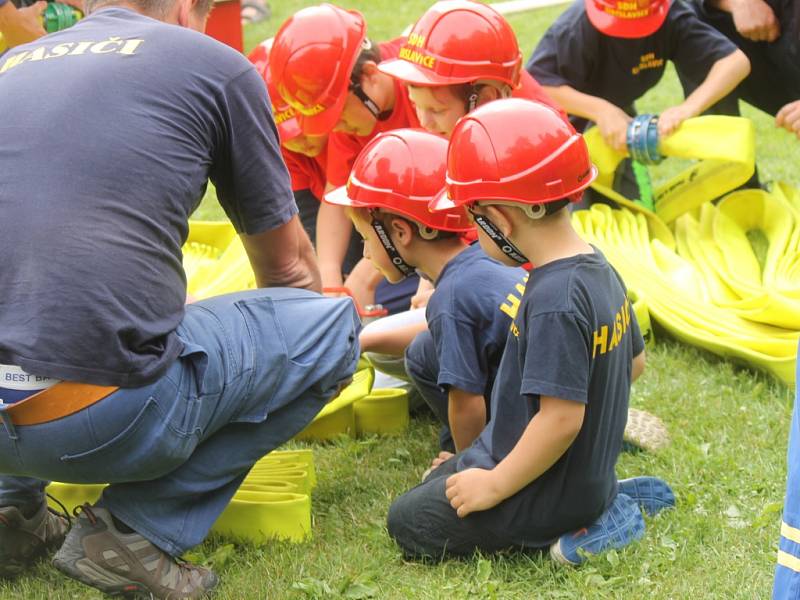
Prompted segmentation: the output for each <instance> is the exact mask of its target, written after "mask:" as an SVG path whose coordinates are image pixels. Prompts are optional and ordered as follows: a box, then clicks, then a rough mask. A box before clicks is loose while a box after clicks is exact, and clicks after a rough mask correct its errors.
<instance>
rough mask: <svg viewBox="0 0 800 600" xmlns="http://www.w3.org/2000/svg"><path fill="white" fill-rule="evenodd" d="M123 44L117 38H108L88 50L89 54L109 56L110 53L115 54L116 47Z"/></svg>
mask: <svg viewBox="0 0 800 600" xmlns="http://www.w3.org/2000/svg"><path fill="white" fill-rule="evenodd" d="M122 44H123V42H122V40H121V39H119V38H118V37H110V38H108V39H107V40H105V41H102V42H97V43H96V44H94V45H93V46H92V47H91V48H89V52H91V53H92V54H109V53H110V52H116V51H117V47H119V46H121V45H122Z"/></svg>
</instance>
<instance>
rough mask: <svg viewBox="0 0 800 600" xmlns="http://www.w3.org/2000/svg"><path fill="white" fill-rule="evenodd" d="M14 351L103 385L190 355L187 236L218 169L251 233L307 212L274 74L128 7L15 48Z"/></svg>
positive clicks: (6, 330) (2, 196)
mask: <svg viewBox="0 0 800 600" xmlns="http://www.w3.org/2000/svg"><path fill="white" fill-rule="evenodd" d="M0 71H1V72H0V112H2V114H4V115H6V116H7V117H8V118H6V119H4V121H3V123H2V124H0V139H3V140H14V143H13V144H5V145H3V146H2V147H0V162H2V164H3V169H0V214H2V215H3V218H2V219H0V254H2V256H3V258H4V267H3V269H1V270H0V289H2V290H3V293H2V294H0V363H3V364H10V365H17V366H19V367H21V368H23V369H24V370H25V371H27V372H30V373H36V374H38V375H42V376H47V377H54V378H58V379H66V380H72V381H81V382H85V383H92V384H97V385H117V386H121V387H135V386H139V385H145V384H147V383H150V382H152V381H154V380H156V379H157V378H158V377H159V376H160V375H161V374H162V373H164V372H165V370H166V369H167V368H168V366H169V365H170V364H171V363H172V361H174V360H175V358H176V357H177V356H178V354H179V353H180V352H181V350H182V347H183V344H182V342H181V341H180V339H179V338H178V337H177V335H176V334H175V329H176V327H177V326H178V324H179V323H180V321H181V319H182V318H183V313H184V301H185V294H186V277H185V274H184V271H183V266H182V253H181V247H182V245H183V243H184V242H185V241H186V237H187V234H188V218H189V215H190V214H191V213H192V212H193V211H194V209H195V208H196V207H197V205H198V204H199V203H200V200H201V199H202V198H203V195H204V193H205V190H206V186H207V184H208V181H209V179H210V180H211V181H212V182H213V183H214V185H215V186H216V190H217V196H218V198H219V200H220V203H221V205H222V206H223V208H224V210H225V212H226V214H227V215H228V217H229V218H230V219H231V221H232V222H233V224H234V226H235V227H236V229H237V231H239V232H243V233H247V234H256V233H260V232H263V231H266V230H268V229H272V228H275V227H278V226H280V225H283V224H284V223H286V222H287V221H288V220H289V219H290V218H291V217H292V216H293V215H294V214H295V213H296V211H297V209H296V206H295V204H294V199H293V196H292V193H291V186H290V182H289V176H288V173H287V172H286V167H285V166H284V164H283V161H282V159H281V154H280V149H279V143H278V139H277V132H276V131H275V128H274V125H273V124H272V122H271V117H270V105H269V100H268V98H267V92H266V88H265V86H264V82H263V80H262V79H261V78H260V77H259V75H258V73H257V72H256V71H255V69H254V67H253V66H252V65H251V64H250V63H249V61H247V59H246V58H245V57H244V56H243V55H241V54H240V53H238V52H236V51H235V50H233V49H232V48H229V47H227V46H225V45H223V44H221V43H219V42H217V41H216V40H213V39H212V38H210V37H208V36H206V35H203V34H201V33H198V32H194V31H191V30H189V29H187V28H182V27H178V26H175V25H169V24H166V23H163V22H160V21H157V20H155V19H151V18H149V17H146V16H143V15H141V14H139V13H136V12H134V11H131V10H129V9H125V8H121V7H109V8H101V9H99V10H97V11H95V12H93V13H92V14H91V15H89V16H88V17H86V18H85V19H82V20H81V21H79V22H78V23H77V24H76V25H74V26H73V27H70V28H68V29H65V30H63V31H59V32H56V33H53V34H51V35H48V36H46V37H44V38H41V39H39V40H36V41H34V42H32V43H30V44H25V45H22V46H18V47H15V48H13V49H11V50H10V51H9V52H8V53H6V54H5V55H4V56H3V57H0Z"/></svg>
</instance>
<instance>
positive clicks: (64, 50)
mask: <svg viewBox="0 0 800 600" xmlns="http://www.w3.org/2000/svg"><path fill="white" fill-rule="evenodd" d="M73 45H74V44H73V42H66V43H64V44H58V45H57V46H53V47H52V48H50V54H48V55H47V56H45V58H58V57H59V56H66V55H67V54H69V51H70V50H72V46H73Z"/></svg>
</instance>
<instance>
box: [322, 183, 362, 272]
mask: <svg viewBox="0 0 800 600" xmlns="http://www.w3.org/2000/svg"><path fill="white" fill-rule="evenodd" d="M331 189H333V186H331V185H328V187H327V188H326V189H325V192H326V193H327V192H328V191H330V190H331ZM352 232H353V225H352V223H351V222H350V219H348V218H347V214H345V212H344V208H343V207H341V206H336V205H333V204H327V203H325V202H322V203H320V205H319V213H317V260H318V261H319V270H320V273H321V274H322V286H323V287H341V285H342V263H343V262H344V257H345V255H346V254H347V246H348V244H350V236H351V235H352Z"/></svg>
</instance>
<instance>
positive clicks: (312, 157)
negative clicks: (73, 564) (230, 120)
mask: <svg viewBox="0 0 800 600" xmlns="http://www.w3.org/2000/svg"><path fill="white" fill-rule="evenodd" d="M272 42H273V40H272V38H270V39H267V40H264V41H263V42H261V43H260V44H258V45H257V46H256V47H255V48H253V50H252V51H251V52H250V54H248V56H247V58H248V59H249V60H250V62H251V63H253V65H254V66H255V68H256V70H257V71H258V72H259V74H260V75H261V77H262V79H264V83H265V85H266V86H267V91H268V92H269V98H270V101H271V103H272V117H273V120H274V121H275V126H276V128H277V129H278V135H279V137H280V140H281V154H282V155H283V160H284V162H285V163H286V168H287V169H288V171H289V175H290V176H291V179H292V192H293V193H294V200H295V203H296V204H297V209H298V211H299V213H298V214H299V216H300V221H301V223H302V224H303V229H305V230H306V233H307V234H308V237H309V239H311V242H312V243H314V242H315V240H316V232H317V214H318V212H319V208H320V201H321V199H322V196H323V195H324V193H325V184H326V182H327V175H326V171H327V157H328V134H323V135H306V134H305V133H304V132H303V129H302V127H301V126H300V121H299V119H298V113H297V111H296V110H295V109H294V108H292V107H291V106H290V105H289V104H287V103H286V101H284V100H283V98H281V96H280V94H278V91H277V89H276V88H275V84H274V82H273V81H272V77H271V75H270V71H269V55H270V50H271V49H272ZM360 257H361V245H360V244H359V243H358V240H357V239H356V238H355V237H354V238H353V239H351V241H350V245H349V246H348V248H347V254H346V256H345V259H344V262H343V270H344V271H345V272H350V270H351V269H352V268H353V267H354V266H355V265H356V263H357V262H358V261H359V259H360Z"/></svg>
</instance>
